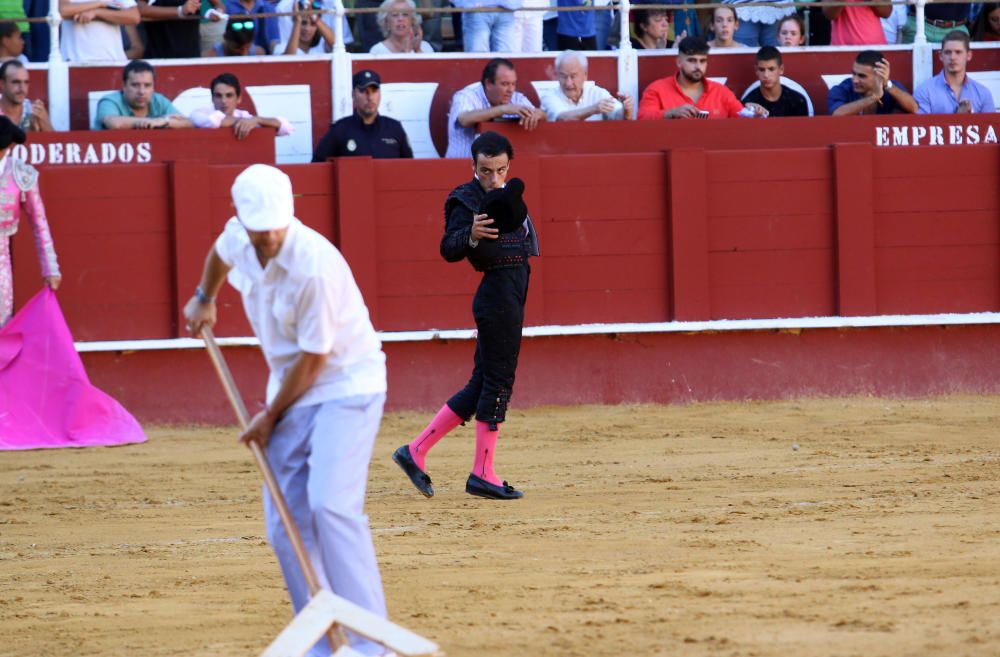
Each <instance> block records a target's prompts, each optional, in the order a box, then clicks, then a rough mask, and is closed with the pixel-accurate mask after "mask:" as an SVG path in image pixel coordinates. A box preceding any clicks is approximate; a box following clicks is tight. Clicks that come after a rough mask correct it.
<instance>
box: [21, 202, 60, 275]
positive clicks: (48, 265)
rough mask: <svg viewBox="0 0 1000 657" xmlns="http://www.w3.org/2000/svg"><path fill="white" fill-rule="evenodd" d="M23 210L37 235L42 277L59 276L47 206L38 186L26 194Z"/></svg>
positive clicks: (22, 204)
mask: <svg viewBox="0 0 1000 657" xmlns="http://www.w3.org/2000/svg"><path fill="white" fill-rule="evenodd" d="M21 208H22V209H23V210H24V213H25V214H27V215H28V219H29V220H30V221H31V228H32V231H33V232H34V233H35V249H36V250H37V251H38V262H39V264H40V265H41V268H42V276H43V277H45V276H59V263H58V262H57V261H56V249H55V246H54V245H53V244H52V234H51V233H50V232H49V222H48V220H47V219H46V218H45V204H44V203H42V195H41V194H40V193H39V191H38V185H35V186H34V187H32V188H31V190H30V191H28V192H25V198H24V201H22V202H21Z"/></svg>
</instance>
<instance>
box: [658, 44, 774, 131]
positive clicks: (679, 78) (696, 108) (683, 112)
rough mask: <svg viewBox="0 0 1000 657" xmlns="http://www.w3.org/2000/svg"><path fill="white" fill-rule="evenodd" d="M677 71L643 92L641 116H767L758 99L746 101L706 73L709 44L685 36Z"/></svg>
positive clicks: (687, 117)
mask: <svg viewBox="0 0 1000 657" xmlns="http://www.w3.org/2000/svg"><path fill="white" fill-rule="evenodd" d="M677 50H678V53H677V75H674V76H671V77H669V78H663V79H662V80H657V81H656V82H653V83H652V84H650V85H649V86H648V87H646V90H645V91H644V92H643V93H642V100H640V101H639V119H640V120H642V119H697V118H700V119H731V118H734V117H737V116H748V117H755V116H759V117H765V116H767V110H765V109H764V108H763V107H761V106H760V105H757V104H755V103H748V104H747V105H745V106H744V105H743V103H741V102H740V101H739V100H738V99H737V98H736V96H735V95H734V94H733V92H732V91H730V90H729V89H727V88H726V87H724V86H723V85H721V84H719V83H717V82H712V81H711V80H709V79H708V78H706V77H705V72H706V71H707V70H708V44H707V43H705V41H704V39H701V38H699V37H690V36H689V37H685V38H684V39H683V40H682V41H681V42H680V44H679V45H678V46H677Z"/></svg>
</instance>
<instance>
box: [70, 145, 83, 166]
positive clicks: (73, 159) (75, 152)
mask: <svg viewBox="0 0 1000 657" xmlns="http://www.w3.org/2000/svg"><path fill="white" fill-rule="evenodd" d="M80 162H81V159H80V144H74V143H69V144H66V164H80Z"/></svg>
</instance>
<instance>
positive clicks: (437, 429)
mask: <svg viewBox="0 0 1000 657" xmlns="http://www.w3.org/2000/svg"><path fill="white" fill-rule="evenodd" d="M460 424H462V418H460V417H458V416H457V415H455V411H453V410H451V408H449V406H448V404H445V405H444V406H442V407H441V410H439V411H438V412H437V415H435V416H434V419H433V420H431V423H430V424H428V425H427V427H426V428H425V429H424V430H423V431H421V432H420V435H419V436H417V437H416V438H414V439H413V442H411V443H410V456H411V457H412V458H413V462H414V463H416V464H417V467H418V468H420V469H421V470H424V471H425V472H426V470H427V468H426V467H425V466H424V461H425V459H426V458H427V452H429V451H431V447H434V445H436V444H437V441H439V440H441V439H442V438H444V437H445V436H446V435H447V434H448V432H449V431H451V430H452V429H454V428H455V427H457V426H458V425H460Z"/></svg>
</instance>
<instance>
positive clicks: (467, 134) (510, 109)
mask: <svg viewBox="0 0 1000 657" xmlns="http://www.w3.org/2000/svg"><path fill="white" fill-rule="evenodd" d="M544 120H545V112H543V111H542V110H540V109H535V106H534V105H532V104H531V101H530V100H528V99H527V97H526V96H525V95H524V94H522V93H520V92H518V91H517V73H515V72H514V63H513V62H511V61H510V60H509V59H503V58H500V57H497V58H495V59H491V60H490V61H489V62H488V63H487V64H486V66H485V67H484V68H483V78H482V80H481V81H480V82H473V83H472V84H470V85H469V86H467V87H464V88H463V89H459V90H458V91H457V92H456V93H455V95H454V96H453V97H452V99H451V109H450V110H449V112H448V151H447V153H446V154H445V157H468V156H469V149H470V148H472V140H473V139H475V137H476V126H477V125H478V124H480V123H483V122H484V121H517V122H518V124H519V125H521V126H522V127H523V128H524V129H525V130H534V129H535V128H536V127H537V126H538V124H539V123H540V122H542V121H544Z"/></svg>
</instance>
